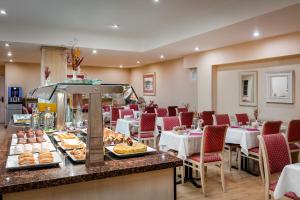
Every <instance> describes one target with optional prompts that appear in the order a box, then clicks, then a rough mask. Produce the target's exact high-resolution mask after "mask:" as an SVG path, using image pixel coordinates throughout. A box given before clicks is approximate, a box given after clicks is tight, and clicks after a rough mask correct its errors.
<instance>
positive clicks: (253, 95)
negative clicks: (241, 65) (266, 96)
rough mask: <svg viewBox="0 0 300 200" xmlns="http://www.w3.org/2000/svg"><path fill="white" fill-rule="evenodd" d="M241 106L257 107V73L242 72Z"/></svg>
mask: <svg viewBox="0 0 300 200" xmlns="http://www.w3.org/2000/svg"><path fill="white" fill-rule="evenodd" d="M239 85H240V105H241V106H257V72H240V84H239Z"/></svg>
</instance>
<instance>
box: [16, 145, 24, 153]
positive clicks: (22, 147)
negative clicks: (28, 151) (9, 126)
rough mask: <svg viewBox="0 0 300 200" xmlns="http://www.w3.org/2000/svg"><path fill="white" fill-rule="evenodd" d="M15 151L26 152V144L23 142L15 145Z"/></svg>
mask: <svg viewBox="0 0 300 200" xmlns="http://www.w3.org/2000/svg"><path fill="white" fill-rule="evenodd" d="M14 152H15V154H21V153H24V145H23V144H17V145H16V146H15V149H14Z"/></svg>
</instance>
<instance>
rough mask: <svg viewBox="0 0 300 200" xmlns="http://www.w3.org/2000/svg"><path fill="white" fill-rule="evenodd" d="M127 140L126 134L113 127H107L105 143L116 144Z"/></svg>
mask: <svg viewBox="0 0 300 200" xmlns="http://www.w3.org/2000/svg"><path fill="white" fill-rule="evenodd" d="M125 140H126V138H125V136H124V135H122V134H120V133H117V132H115V131H113V130H111V129H108V128H105V129H104V134H103V141H104V144H105V145H114V144H120V143H123V142H124V141H125Z"/></svg>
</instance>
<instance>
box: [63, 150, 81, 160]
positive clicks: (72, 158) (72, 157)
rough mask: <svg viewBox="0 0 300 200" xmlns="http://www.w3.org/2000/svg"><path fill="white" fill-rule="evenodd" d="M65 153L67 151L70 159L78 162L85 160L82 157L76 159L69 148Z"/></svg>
mask: <svg viewBox="0 0 300 200" xmlns="http://www.w3.org/2000/svg"><path fill="white" fill-rule="evenodd" d="M66 153H67V155H68V156H69V157H70V158H71V160H72V161H74V162H80V163H82V162H85V159H83V160H78V159H76V158H75V157H74V156H73V155H72V154H71V151H70V150H68V151H66Z"/></svg>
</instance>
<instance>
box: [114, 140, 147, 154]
mask: <svg viewBox="0 0 300 200" xmlns="http://www.w3.org/2000/svg"><path fill="white" fill-rule="evenodd" d="M113 150H114V152H115V153H118V154H135V153H144V152H146V151H147V146H146V145H144V144H142V143H139V142H132V140H131V139H130V138H128V139H127V140H126V142H125V143H121V144H117V145H116V146H115V147H114V149H113Z"/></svg>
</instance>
